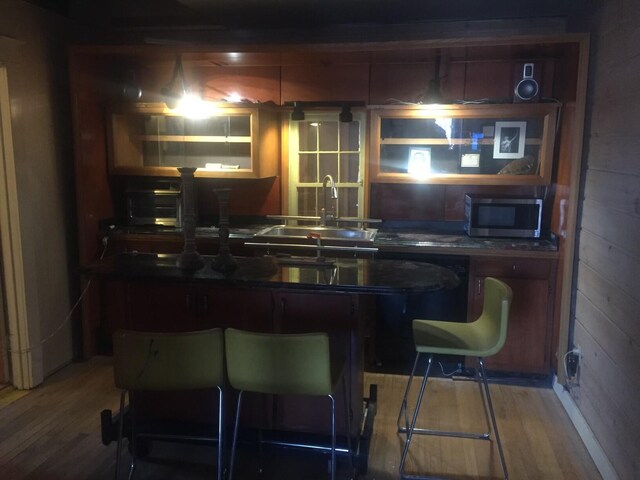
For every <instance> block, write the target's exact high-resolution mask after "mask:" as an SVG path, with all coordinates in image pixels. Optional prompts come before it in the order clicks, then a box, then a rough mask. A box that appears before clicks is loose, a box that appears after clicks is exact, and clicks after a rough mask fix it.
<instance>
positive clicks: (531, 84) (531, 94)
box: [514, 78, 538, 100]
mask: <svg viewBox="0 0 640 480" xmlns="http://www.w3.org/2000/svg"><path fill="white" fill-rule="evenodd" d="M514 93H515V94H516V95H517V97H518V98H519V99H521V100H531V99H532V98H535V96H536V95H537V94H538V82H536V81H535V80H534V79H533V78H523V79H522V80H520V81H519V82H518V84H517V85H516V89H515V92H514Z"/></svg>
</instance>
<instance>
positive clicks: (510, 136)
mask: <svg viewBox="0 0 640 480" xmlns="http://www.w3.org/2000/svg"><path fill="white" fill-rule="evenodd" d="M526 132H527V122H496V129H495V137H494V139H493V158H522V157H523V156H524V145H525V140H526Z"/></svg>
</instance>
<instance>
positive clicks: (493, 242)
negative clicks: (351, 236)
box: [118, 223, 558, 257]
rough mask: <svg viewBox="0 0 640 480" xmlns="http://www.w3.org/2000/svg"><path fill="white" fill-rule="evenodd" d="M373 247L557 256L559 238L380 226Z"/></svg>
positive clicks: (237, 232) (130, 230)
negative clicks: (487, 234)
mask: <svg viewBox="0 0 640 480" xmlns="http://www.w3.org/2000/svg"><path fill="white" fill-rule="evenodd" d="M268 225H270V224H265V223H255V224H250V225H243V226H242V227H233V226H232V227H230V229H229V231H230V234H229V237H230V238H232V239H239V240H243V239H244V240H247V241H251V240H253V236H254V234H255V233H257V232H258V231H260V230H262V229H263V228H265V227H266V226H268ZM118 231H119V232H121V233H125V234H134V235H135V234H163V235H182V231H181V230H180V229H177V228H172V227H122V228H118ZM196 236H197V237H200V238H217V237H218V228H217V227H215V226H211V227H198V228H197V229H196ZM371 246H373V247H377V248H378V249H379V251H380V252H381V253H383V252H396V253H397V252H403V251H406V252H411V253H422V252H424V253H430V254H434V253H435V254H438V253H443V254H453V255H455V254H461V255H493V254H496V253H497V254H502V255H520V254H521V255H526V256H532V255H534V256H542V257H555V256H556V255H557V251H558V245H557V241H556V240H555V239H553V238H546V239H543V238H540V239H530V238H482V237H469V236H468V235H467V234H466V233H464V231H462V230H461V229H458V230H438V229H423V228H385V227H382V228H379V229H378V233H377V235H376V238H375V240H374V242H373V245H371Z"/></svg>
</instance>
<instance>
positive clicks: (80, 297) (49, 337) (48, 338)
mask: <svg viewBox="0 0 640 480" xmlns="http://www.w3.org/2000/svg"><path fill="white" fill-rule="evenodd" d="M108 244H109V237H107V236H105V237H103V238H102V245H103V246H104V248H103V249H102V253H101V254H100V257H99V259H100V260H102V259H103V258H104V256H105V254H106V253H107V246H108ZM90 286H91V279H89V280H88V281H87V284H86V285H85V287H84V289H83V290H82V293H81V294H80V296H79V297H78V300H77V301H76V303H75V304H74V305H73V307H71V310H70V311H69V314H68V315H67V316H66V318H65V319H64V320H63V321H62V323H60V325H58V326H57V327H56V329H55V330H54V331H53V332H51V333H50V334H49V335H47V336H46V337H45V338H43V339H42V340H41V341H40V346H42V345H44V344H45V343H47V342H48V341H49V340H51V339H52V338H53V337H54V336H56V335H57V333H58V332H59V331H60V330H62V329H63V328H64V326H65V325H66V324H67V323H69V320H70V319H71V316H72V315H73V312H75V310H76V308H78V305H80V302H82V299H83V298H84V296H85V294H86V293H87V290H89V287H90ZM31 350H32V348H31V347H29V348H24V349H21V350H12V349H11V348H9V349H8V352H11V353H18V354H20V355H21V354H24V353H28V352H30V351H31Z"/></svg>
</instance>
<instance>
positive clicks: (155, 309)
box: [127, 282, 199, 332]
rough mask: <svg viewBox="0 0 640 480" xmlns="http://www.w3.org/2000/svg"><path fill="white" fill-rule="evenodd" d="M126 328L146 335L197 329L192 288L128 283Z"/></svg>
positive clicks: (196, 311)
mask: <svg viewBox="0 0 640 480" xmlns="http://www.w3.org/2000/svg"><path fill="white" fill-rule="evenodd" d="M127 304H128V312H127V315H128V323H129V328H131V329H133V330H138V331H148V332H186V331H190V330H197V328H198V314H199V312H198V310H199V309H198V298H197V290H196V288H195V287H194V286H193V285H189V284H177V283H162V282H130V283H129V284H128V288H127Z"/></svg>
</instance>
